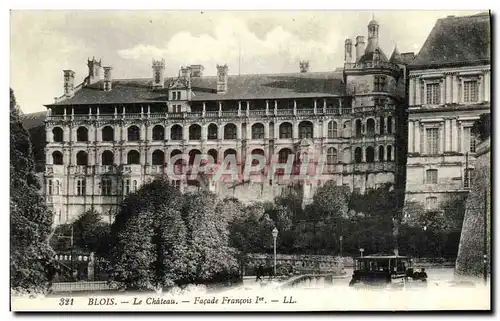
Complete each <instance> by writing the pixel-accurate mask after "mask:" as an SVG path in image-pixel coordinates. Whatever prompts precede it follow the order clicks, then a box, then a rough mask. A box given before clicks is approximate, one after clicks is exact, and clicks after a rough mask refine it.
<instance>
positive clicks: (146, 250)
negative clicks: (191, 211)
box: [110, 179, 183, 290]
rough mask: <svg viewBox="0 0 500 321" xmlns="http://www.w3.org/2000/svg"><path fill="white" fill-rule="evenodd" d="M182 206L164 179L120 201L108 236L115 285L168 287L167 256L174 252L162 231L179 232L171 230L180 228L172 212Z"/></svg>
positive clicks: (139, 287)
mask: <svg viewBox="0 0 500 321" xmlns="http://www.w3.org/2000/svg"><path fill="white" fill-rule="evenodd" d="M181 205H182V203H181V199H180V193H179V191H178V190H177V189H175V188H174V187H172V186H171V185H170V184H169V183H168V182H167V181H166V180H163V179H157V180H154V181H153V182H151V183H149V184H145V185H143V186H142V187H141V188H140V189H139V190H138V191H137V192H135V193H132V194H129V195H128V196H127V198H125V200H123V202H122V204H121V205H120V211H119V213H118V215H117V216H116V219H115V221H114V223H113V224H112V226H111V235H110V243H111V257H110V261H111V266H112V275H113V279H114V280H115V281H118V282H120V283H121V284H122V285H123V286H124V287H125V288H128V289H134V290H140V289H153V288H158V287H162V286H169V285H171V283H172V282H171V280H170V279H169V275H166V273H167V272H166V266H168V264H169V262H166V256H167V254H166V253H172V252H174V251H176V250H177V249H175V250H174V249H173V248H172V247H173V246H174V245H172V244H171V242H170V241H171V239H168V238H165V237H167V236H168V235H166V234H165V229H166V230H170V231H172V230H173V231H175V230H178V229H182V227H180V228H179V227H176V226H174V224H179V223H178V222H179V220H178V219H175V211H179V210H180V208H181ZM166 209H168V211H167V210H166ZM172 211H173V212H172ZM179 216H180V214H179ZM179 233H182V231H181V232H179ZM178 241H179V242H182V241H183V240H182V239H178ZM169 242H170V243H169ZM176 254H177V252H176Z"/></svg>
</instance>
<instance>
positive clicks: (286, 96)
mask: <svg viewBox="0 0 500 321" xmlns="http://www.w3.org/2000/svg"><path fill="white" fill-rule="evenodd" d="M379 27H380V26H379V24H378V22H377V21H375V20H373V21H371V22H370V23H369V25H368V38H367V42H365V37H364V36H358V37H357V38H356V42H355V44H353V42H352V40H351V39H347V40H346V41H345V52H344V54H345V65H344V68H341V69H340V70H339V69H336V68H334V66H332V70H334V71H327V72H309V71H308V69H309V62H306V61H301V62H300V73H293V74H267V75H263V74H259V75H231V74H230V70H229V67H228V66H227V65H225V64H224V65H217V76H204V75H203V69H204V68H203V66H201V65H191V66H187V67H182V68H181V69H180V72H179V75H178V76H176V77H167V75H165V64H166V63H168V62H166V61H164V60H153V63H152V73H151V77H149V78H146V79H115V78H113V76H112V68H111V67H109V66H104V65H103V64H102V62H101V61H100V60H99V61H98V60H96V59H90V60H88V68H89V73H88V76H87V77H86V78H85V79H84V81H83V82H82V83H81V84H79V85H75V78H76V75H75V73H74V72H73V71H71V70H64V95H62V96H61V97H58V98H56V100H55V102H54V103H52V104H48V105H46V107H47V109H48V112H47V120H46V133H47V145H46V150H45V152H46V167H45V175H44V188H45V190H46V193H45V194H46V197H47V204H48V205H49V207H51V208H52V209H53V210H54V213H55V215H56V217H55V222H56V223H65V222H68V221H71V220H73V219H74V218H75V217H76V216H77V215H79V214H80V213H82V212H83V211H85V210H87V209H89V208H91V207H93V208H95V209H96V210H98V211H99V212H101V213H103V214H104V215H109V218H110V220H111V219H112V216H113V214H115V212H116V209H117V205H118V204H119V202H120V201H121V200H122V199H123V197H124V196H125V195H127V194H128V193H130V192H132V191H134V190H136V189H138V188H139V187H140V186H141V185H142V184H144V183H145V182H147V181H149V180H151V179H153V178H154V177H155V176H157V175H165V173H166V165H165V164H167V163H169V160H170V159H171V158H172V157H175V156H176V155H180V154H182V155H187V156H188V157H187V159H186V160H185V161H184V162H183V161H182V160H181V161H180V162H176V163H175V164H174V165H175V166H174V170H175V171H176V172H178V173H186V172H189V171H190V170H191V169H192V167H191V166H192V165H193V163H194V161H195V159H196V155H200V154H208V155H211V156H212V157H213V158H214V159H215V160H216V161H217V162H218V163H220V162H221V160H222V159H223V158H225V157H226V156H228V155H234V156H235V159H236V161H237V164H238V167H239V168H240V169H243V167H244V166H248V164H245V160H246V159H247V157H248V155H252V154H253V155H263V156H265V158H266V162H267V163H268V165H270V164H276V163H278V164H279V163H281V164H282V163H285V162H287V160H288V156H289V155H294V157H295V162H297V163H300V162H301V161H302V160H303V159H304V156H305V155H308V154H311V155H316V156H317V155H323V156H324V158H325V161H326V164H325V166H324V167H323V168H322V169H321V174H323V177H322V179H321V180H314V179H313V180H304V181H298V182H297V181H293V182H290V181H286V180H283V179H281V178H280V172H279V171H273V168H272V166H271V173H266V174H267V176H266V179H263V180H262V181H261V182H249V181H245V180H244V179H238V180H236V181H234V180H233V181H231V182H227V181H224V180H218V179H213V176H211V175H210V174H205V175H199V176H198V177H195V178H194V179H192V178H189V179H175V180H172V183H173V184H174V185H175V186H177V187H178V188H179V189H181V190H182V191H186V190H189V189H196V188H207V189H209V190H212V191H214V192H215V193H217V194H218V195H220V196H235V197H238V198H241V199H243V200H245V201H252V200H264V199H268V200H270V199H272V198H273V197H274V196H276V195H279V194H280V193H282V192H284V191H286V189H288V188H290V187H291V186H292V187H293V186H295V185H296V184H299V185H300V189H301V191H302V193H303V197H304V201H306V202H307V201H308V200H310V198H311V197H312V195H313V193H314V190H315V188H317V186H318V185H320V184H321V183H322V182H324V181H325V180H326V179H333V180H334V181H335V182H336V183H337V185H339V186H342V185H344V186H348V187H349V188H350V189H351V190H353V191H355V190H356V191H360V192H364V191H365V190H366V189H369V188H376V187H377V186H379V185H382V184H385V183H390V184H393V185H395V186H396V187H397V188H398V189H401V187H402V186H401V182H402V179H403V177H404V171H403V165H404V163H403V162H402V161H403V158H404V157H402V156H401V151H402V150H404V147H405V144H406V141H405V140H404V136H405V134H404V131H403V128H404V125H403V124H404V112H405V109H406V106H405V100H406V94H405V87H406V77H407V73H406V67H405V65H406V64H407V63H408V61H411V60H412V58H413V54H400V53H399V52H398V51H397V49H395V50H394V52H393V53H392V55H391V57H390V59H388V58H387V56H386V55H385V53H384V52H383V51H382V49H381V48H380V47H379V45H378V38H379ZM315 159H316V160H318V157H316V158H315ZM402 164H403V165H402ZM315 165H316V166H317V167H318V168H321V167H320V166H318V164H317V163H316V164H315ZM268 170H269V169H267V170H266V171H268ZM398 186H399V187H398Z"/></svg>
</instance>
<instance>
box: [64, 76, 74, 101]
mask: <svg viewBox="0 0 500 321" xmlns="http://www.w3.org/2000/svg"><path fill="white" fill-rule="evenodd" d="M63 73H64V96H66V97H68V98H70V97H73V95H74V93H75V72H74V71H73V70H63Z"/></svg>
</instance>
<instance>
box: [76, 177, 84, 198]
mask: <svg viewBox="0 0 500 321" xmlns="http://www.w3.org/2000/svg"><path fill="white" fill-rule="evenodd" d="M85 185H86V184H85V179H84V178H80V179H78V180H77V181H76V195H78V196H82V195H85V194H86V193H85V192H86V186H85Z"/></svg>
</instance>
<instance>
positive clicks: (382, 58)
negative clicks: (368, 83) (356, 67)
mask: <svg viewBox="0 0 500 321" xmlns="http://www.w3.org/2000/svg"><path fill="white" fill-rule="evenodd" d="M376 50H378V52H379V57H380V59H379V61H382V62H388V61H389V60H387V56H386V55H385V53H384V52H383V51H382V49H380V48H379V47H377V48H375V49H374V50H373V51H369V52H366V53H365V54H364V55H363V56H362V57H361V58H359V62H360V63H363V62H367V61H373V55H374V54H375V51H376Z"/></svg>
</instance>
